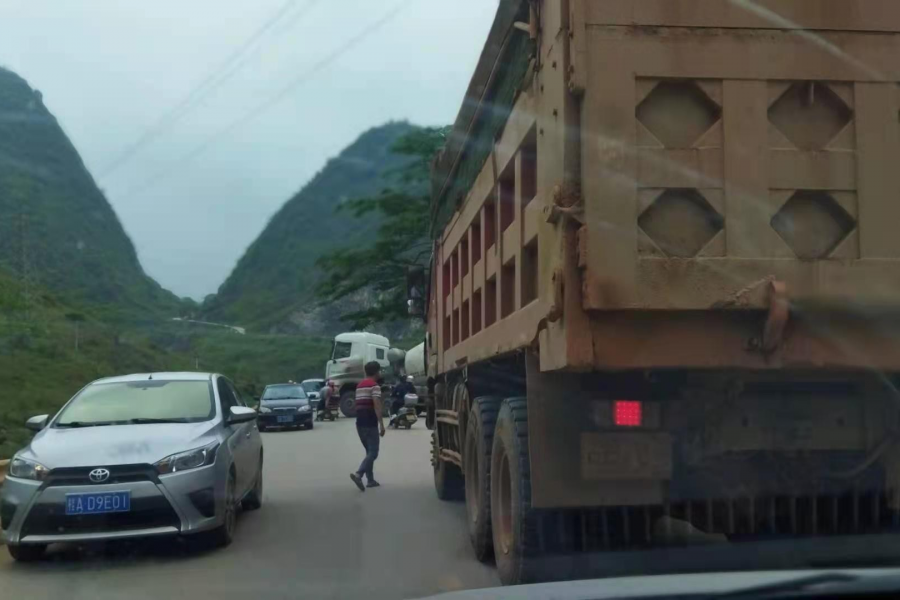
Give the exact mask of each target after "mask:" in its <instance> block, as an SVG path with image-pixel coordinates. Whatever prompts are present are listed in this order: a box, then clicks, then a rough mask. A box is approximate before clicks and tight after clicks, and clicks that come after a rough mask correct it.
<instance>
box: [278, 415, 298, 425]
mask: <svg viewBox="0 0 900 600" xmlns="http://www.w3.org/2000/svg"><path fill="white" fill-rule="evenodd" d="M278 422H279V423H293V422H294V417H293V416H291V415H288V416H286V417H278Z"/></svg>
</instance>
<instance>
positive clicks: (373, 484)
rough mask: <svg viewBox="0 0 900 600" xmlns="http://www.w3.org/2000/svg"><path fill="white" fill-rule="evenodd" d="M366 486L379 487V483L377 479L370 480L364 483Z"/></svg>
mask: <svg viewBox="0 0 900 600" xmlns="http://www.w3.org/2000/svg"><path fill="white" fill-rule="evenodd" d="M366 487H381V484H380V483H378V482H377V481H370V482H369V483H367V484H366Z"/></svg>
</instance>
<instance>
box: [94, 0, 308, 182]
mask: <svg viewBox="0 0 900 600" xmlns="http://www.w3.org/2000/svg"><path fill="white" fill-rule="evenodd" d="M319 1H320V0H309V1H308V2H307V3H306V5H305V6H304V7H303V9H302V10H301V11H300V12H299V13H298V14H297V15H296V16H295V18H294V19H292V20H291V22H290V25H291V26H293V25H294V24H295V23H296V22H297V21H298V20H299V19H300V18H301V17H303V16H305V15H306V13H308V12H309V10H310V9H311V8H312V7H313V6H315V5H316V4H317V3H318V2H319ZM297 2H299V0H288V1H287V2H285V3H284V4H283V5H282V6H281V8H279V9H278V11H277V12H276V13H275V14H274V15H272V16H271V17H270V18H269V19H268V20H267V21H266V22H265V23H263V24H262V25H261V26H260V27H259V28H258V29H257V30H256V31H254V32H253V34H252V35H251V36H250V37H249V38H247V39H246V40H245V41H244V43H243V44H241V45H240V46H239V47H238V48H237V49H236V50H235V51H234V52H232V53H231V54H230V55H229V56H228V58H226V59H225V60H224V61H223V62H222V63H220V64H219V65H218V66H217V67H216V68H215V69H213V71H212V72H210V74H209V75H207V76H206V78H205V79H203V81H201V82H200V83H199V84H197V85H196V86H194V88H193V89H191V91H190V92H188V94H187V95H186V96H185V97H183V98H182V99H181V100H180V101H179V102H178V103H177V104H176V105H175V106H173V107H172V108H170V109H169V110H168V111H166V112H165V114H163V115H162V116H161V117H160V118H159V119H157V121H156V122H155V123H154V124H153V125H151V126H150V128H149V129H147V130H146V131H145V132H144V133H143V134H142V135H141V136H140V137H139V138H138V139H137V140H136V141H134V142H133V143H132V144H131V145H129V146H128V147H126V148H125V149H124V150H122V151H121V152H120V153H119V155H118V156H116V157H115V158H114V159H113V160H112V161H110V162H109V164H108V165H107V166H106V167H105V168H104V169H102V170H101V172H100V177H101V178H102V177H106V176H108V175H110V174H111V173H113V172H114V171H116V170H117V169H118V168H119V167H121V166H122V165H123V164H125V163H126V162H128V160H130V159H131V157H133V156H134V155H135V154H137V153H138V152H139V151H140V150H141V149H142V148H143V147H144V146H146V145H147V144H149V143H150V142H152V141H153V140H155V139H156V138H158V137H159V136H160V135H161V134H162V133H164V132H165V131H166V130H167V129H168V128H170V127H171V126H172V125H174V124H175V123H177V122H178V121H180V120H181V119H182V118H184V116H185V115H187V114H188V113H190V112H191V110H193V109H194V107H196V106H197V105H198V104H199V103H200V102H201V101H202V100H203V99H205V98H207V97H208V96H209V95H210V94H212V93H213V92H214V91H216V90H217V89H218V88H219V87H221V86H222V85H223V84H224V83H226V82H227V81H228V80H229V79H231V77H232V76H234V74H235V73H237V72H238V71H239V70H240V69H241V68H242V67H243V65H244V64H245V63H244V61H241V58H242V57H243V55H244V54H245V53H246V52H247V51H248V50H249V49H250V48H252V47H253V45H254V44H256V42H258V41H259V40H260V39H262V37H263V36H264V35H265V34H266V33H267V32H268V31H270V30H271V29H272V28H273V27H274V26H275V25H277V24H278V23H279V22H280V21H281V20H282V19H284V17H285V16H287V15H288V13H290V12H291V10H293V8H294V7H295V6H296V5H297ZM257 49H258V48H257Z"/></svg>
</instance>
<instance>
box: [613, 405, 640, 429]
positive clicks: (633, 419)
mask: <svg viewBox="0 0 900 600" xmlns="http://www.w3.org/2000/svg"><path fill="white" fill-rule="evenodd" d="M643 412H644V411H643V407H642V406H641V402H640V401H639V400H616V401H615V402H613V422H614V423H615V424H616V426H617V427H640V426H641V425H642V424H643V420H644V415H643Z"/></svg>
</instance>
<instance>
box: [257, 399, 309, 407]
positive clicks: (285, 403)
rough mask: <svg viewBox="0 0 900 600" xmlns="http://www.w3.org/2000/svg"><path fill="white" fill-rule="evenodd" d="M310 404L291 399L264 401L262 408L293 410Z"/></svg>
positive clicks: (307, 401)
mask: <svg viewBox="0 0 900 600" xmlns="http://www.w3.org/2000/svg"><path fill="white" fill-rule="evenodd" d="M306 404H309V400H299V399H296V398H290V399H288V400H263V401H262V406H265V407H266V408H291V407H294V406H304V405H306Z"/></svg>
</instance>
